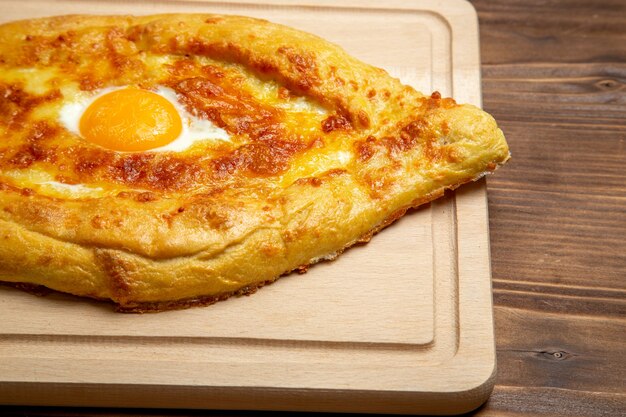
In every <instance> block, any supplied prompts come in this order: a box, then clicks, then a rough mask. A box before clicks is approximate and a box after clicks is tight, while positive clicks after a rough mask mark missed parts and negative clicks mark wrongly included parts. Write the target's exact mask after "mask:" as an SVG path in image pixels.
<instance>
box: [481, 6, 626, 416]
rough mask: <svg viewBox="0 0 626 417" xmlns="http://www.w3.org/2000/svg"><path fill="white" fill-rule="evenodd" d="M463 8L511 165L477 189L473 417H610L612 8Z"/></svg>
mask: <svg viewBox="0 0 626 417" xmlns="http://www.w3.org/2000/svg"><path fill="white" fill-rule="evenodd" d="M472 3H473V4H474V6H475V7H476V8H477V10H478V15H479V21H480V30H481V47H482V49H481V53H482V70H483V103H484V107H485V109H486V110H487V111H489V112H491V113H492V114H493V115H494V116H495V117H496V119H497V120H498V121H499V122H500V124H501V125H502V128H503V130H504V132H505V133H506V135H507V139H508V140H509V143H510V145H511V149H512V153H513V159H512V161H511V163H510V164H509V165H507V167H506V169H504V170H502V171H501V172H498V175H495V176H493V177H491V178H489V180H488V183H487V184H488V190H489V211H490V228H491V250H492V268H493V284H494V303H495V306H496V307H495V322H496V346H497V355H498V376H497V379H496V388H495V390H494V393H493V394H492V396H491V398H490V400H489V402H488V403H487V404H486V405H485V406H483V407H482V408H481V409H480V410H478V412H476V415H479V416H537V415H541V416H552V415H554V416H557V415H558V416H617V415H624V413H625V412H626V411H625V410H626V239H625V236H626V117H624V115H625V114H626V94H625V93H626V47H625V45H626V2H624V1H608V0H603V1H595V2H586V1H575V0H558V1H557V0H552V1H517V0H508V1H504V0H502V1H483V0H476V1H472Z"/></svg>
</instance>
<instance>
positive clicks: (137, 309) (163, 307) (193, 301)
mask: <svg viewBox="0 0 626 417" xmlns="http://www.w3.org/2000/svg"><path fill="white" fill-rule="evenodd" d="M496 168H497V165H495V166H494V167H493V170H495V169H496ZM493 170H492V171H493ZM473 180H475V179H468V180H467V181H466V182H470V181H473ZM460 185H461V184H459V186H460ZM454 188H457V187H450V188H449V189H450V190H452V189H454ZM445 191H446V190H445V189H441V190H439V191H437V192H435V193H432V194H430V195H428V196H425V197H423V198H420V199H418V200H416V201H414V202H413V203H411V204H410V205H408V206H406V207H402V208H400V209H398V210H396V211H395V212H393V213H392V214H391V215H390V216H389V217H387V218H386V219H385V220H384V221H383V222H382V223H380V224H379V225H378V226H376V227H375V228H373V229H372V230H370V231H369V232H367V233H366V234H364V235H363V236H361V237H360V238H359V239H357V240H356V241H354V242H352V243H350V244H348V245H346V246H345V247H343V248H342V249H340V250H338V251H337V252H335V253H334V254H330V255H329V256H328V257H327V258H324V259H320V260H318V261H316V262H311V263H308V264H303V265H300V266H299V267H297V268H295V269H294V270H292V271H288V272H286V273H284V274H283V275H281V276H279V277H277V278H276V279H274V280H267V281H263V282H258V283H254V284H249V285H246V286H245V287H242V288H239V289H237V290H235V291H229V292H224V293H221V294H217V295H207V296H199V297H192V298H185V299H182V300H169V301H155V302H139V303H131V304H127V305H122V304H116V303H113V304H115V311H117V312H119V313H139V314H143V313H159V312H162V311H169V310H184V309H187V308H191V307H205V306H209V305H212V304H215V303H217V302H219V301H225V300H227V299H229V298H230V297H241V296H244V295H245V296H248V295H251V294H254V293H255V292H257V291H258V290H259V289H261V288H262V287H265V286H266V285H270V284H272V283H274V282H276V281H277V280H278V279H280V278H281V277H283V276H287V275H290V274H291V273H293V272H294V271H296V272H298V273H299V274H304V273H306V272H307V271H308V269H309V267H310V266H311V265H313V264H315V263H317V262H320V261H326V262H328V261H334V260H335V259H337V257H338V256H339V255H341V254H342V253H343V252H345V251H346V250H348V249H350V248H351V247H352V246H356V245H364V244H367V243H369V241H370V240H371V239H372V237H373V236H374V235H375V234H377V233H378V232H380V231H382V230H383V229H384V228H386V227H388V226H390V225H391V224H393V223H394V222H396V221H397V220H399V219H400V218H402V217H403V216H404V215H405V214H406V212H407V211H409V210H412V209H417V208H420V207H423V206H425V205H427V204H428V203H430V202H431V201H433V200H436V199H437V198H440V197H442V196H443V195H444V193H445ZM0 284H2V285H7V286H11V287H14V288H17V289H19V290H22V291H26V292H28V293H31V294H35V295H38V296H46V295H48V294H50V293H53V292H60V291H56V290H52V289H50V288H47V287H45V286H43V285H37V284H30V283H25V282H5V281H0ZM62 294H67V293H62ZM94 299H96V300H99V301H105V302H110V300H104V299H99V298H94Z"/></svg>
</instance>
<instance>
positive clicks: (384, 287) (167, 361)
mask: <svg viewBox="0 0 626 417" xmlns="http://www.w3.org/2000/svg"><path fill="white" fill-rule="evenodd" d="M335 3H336V2H331V1H319V0H318V1H315V2H300V3H299V2H294V1H273V0H272V1H268V2H265V3H259V2H254V3H253V2H245V1H243V2H237V3H225V2H210V1H201V0H198V1H186V2H165V1H163V2H149V3H148V2H140V1H124V2H112V1H108V2H96V1H82V2H73V1H69V0H59V1H44V0H36V1H29V2H23V1H5V2H3V5H2V7H3V15H2V17H1V19H3V20H14V19H19V18H26V17H34V16H46V15H53V14H66V13H106V14H116V13H126V14H150V13H160V12H168V11H171V12H211V13H213V12H215V13H231V14H242V15H250V16H257V17H262V18H266V19H269V20H272V21H274V22H277V23H283V24H287V25H290V26H293V27H296V28H299V29H303V30H306V31H309V32H313V33H316V34H318V35H320V36H323V37H324V38H326V39H328V40H331V41H333V42H336V43H338V44H340V45H342V46H343V47H345V48H346V49H347V50H348V52H350V53H352V54H353V55H355V56H357V57H359V58H361V59H363V60H365V61H366V62H369V63H372V64H374V65H377V66H380V67H383V68H385V69H387V70H388V71H389V72H390V73H391V74H392V75H394V76H397V77H399V78H400V79H401V80H402V81H404V82H405V83H407V84H411V85H413V86H415V87H416V88H418V89H419V90H421V91H425V92H430V91H433V90H438V91H440V92H441V93H442V94H443V95H451V96H453V97H455V98H456V99H457V100H458V101H460V102H469V103H474V104H477V105H480V72H479V70H480V68H479V56H478V28H477V22H476V15H475V13H474V11H473V9H472V7H471V6H470V5H469V4H468V3H465V2H463V1H460V0H458V1H457V0H452V1H446V2H439V1H392V2H382V1H381V2H377V1H359V2H342V3H341V5H335ZM0 317H2V321H1V322H0V403H4V404H41V405H95V406H133V407H178V408H224V409H274V410H310V411H350V412H359V411H360V412H390V413H431V414H450V413H460V412H464V411H468V410H470V409H472V408H475V407H477V406H478V405H480V404H481V403H482V402H484V401H485V400H486V399H487V397H488V395H489V393H490V391H491V388H492V387H493V377H494V372H495V350H494V336H493V318H492V317H493V316H492V303H491V282H490V265H489V233H488V217H487V204H486V192H485V186H484V182H483V181H479V182H477V183H474V184H470V185H468V186H465V187H463V188H461V189H460V190H458V191H457V192H456V193H450V194H448V195H447V196H446V197H444V198H443V199H441V200H438V201H436V202H434V203H432V204H431V205H430V206H428V207H425V208H422V209H420V210H417V211H414V212H413V213H410V214H409V215H408V216H406V217H405V218H403V219H402V220H400V221H399V222H397V223H396V224H394V225H393V226H391V227H390V228H388V229H386V230H384V231H383V232H382V233H380V234H379V235H377V236H375V237H374V239H373V240H372V241H371V242H370V243H369V244H368V245H366V246H362V247H356V248H352V249H350V250H349V251H347V252H346V253H345V254H344V255H342V256H341V257H340V258H339V259H338V260H336V261H334V262H329V263H323V264H319V265H316V266H314V267H312V268H311V269H310V270H309V272H308V273H307V274H306V275H293V276H289V277H285V278H282V279H281V280H279V281H278V282H277V283H275V284H273V285H271V286H269V287H267V288H264V289H262V290H261V291H259V292H258V293H257V294H255V295H254V296H252V297H242V298H236V299H230V300H228V301H225V302H221V303H218V304H216V305H214V306H211V307H208V308H195V309H190V310H184V311H173V312H165V313H159V314H154V315H121V314H117V313H114V312H113V311H112V309H111V307H110V306H109V305H107V304H104V303H95V302H89V301H84V300H77V299H75V298H71V297H66V296H62V295H56V294H55V295H51V296H48V297H44V298H37V297H33V296H32V295H29V294H25V293H22V292H19V291H17V290H13V289H9V288H1V289H0Z"/></svg>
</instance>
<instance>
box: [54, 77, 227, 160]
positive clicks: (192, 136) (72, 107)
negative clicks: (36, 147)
mask: <svg viewBox="0 0 626 417" xmlns="http://www.w3.org/2000/svg"><path fill="white" fill-rule="evenodd" d="M124 88H128V87H109V88H103V89H101V90H98V91H96V92H95V93H93V94H91V95H81V96H77V97H76V98H75V99H74V100H73V101H70V102H67V103H65V104H64V105H63V106H62V107H61V109H60V111H59V121H60V122H61V124H62V125H63V126H64V127H65V128H66V129H67V130H68V131H70V132H72V133H74V134H75V135H78V136H81V134H80V119H81V117H82V116H83V113H84V112H85V110H86V109H87V108H88V107H89V106H90V105H91V103H93V102H94V101H95V100H96V99H98V98H99V97H102V96H103V95H105V94H108V93H110V92H112V91H116V90H122V89H124ZM151 91H152V92H153V93H156V94H158V95H160V96H161V97H163V98H165V99H166V100H167V101H169V102H170V103H172V105H173V106H174V108H175V109H176V111H177V112H178V115H179V116H180V118H181V120H182V131H181V133H180V135H178V137H177V138H176V139H174V140H173V141H172V142H170V143H168V144H167V145H165V146H161V147H158V148H153V149H149V150H148V151H133V153H136V152H181V151H184V150H185V149H188V148H189V147H191V146H192V145H193V144H194V143H196V142H202V141H224V142H230V141H231V137H230V135H229V134H228V132H226V131H225V130H224V129H221V128H219V127H217V126H216V125H215V124H213V122H211V121H210V120H206V119H201V118H199V117H198V116H196V115H193V114H191V113H189V112H188V111H187V109H185V107H184V106H183V105H182V104H181V103H180V102H179V101H178V97H177V96H176V92H175V91H174V90H172V89H170V88H167V87H162V86H159V88H157V89H156V90H151ZM81 137H82V136H81ZM116 152H120V153H126V152H122V151H116Z"/></svg>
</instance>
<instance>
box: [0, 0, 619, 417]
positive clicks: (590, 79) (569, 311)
mask: <svg viewBox="0 0 626 417" xmlns="http://www.w3.org/2000/svg"><path fill="white" fill-rule="evenodd" d="M472 4H473V5H474V6H475V7H476V8H477V10H478V15H479V21H480V29H481V46H482V61H483V66H482V68H483V102H484V107H485V109H486V110H487V111H489V112H491V113H492V114H494V115H495V117H496V118H497V119H498V121H499V122H500V123H501V125H502V127H503V130H504V131H505V133H506V135H507V138H508V140H509V143H510V145H511V148H512V153H513V159H512V161H511V162H510V163H509V164H508V165H507V166H506V167H505V168H504V169H502V170H499V171H498V172H497V174H496V175H494V176H492V177H490V178H489V180H488V188H489V210H490V228H491V250H492V268H493V286H494V303H495V323H496V347H497V355H498V375H497V380H496V383H497V384H496V388H495V390H494V392H493V394H492V396H491V398H490V400H489V402H488V403H487V404H485V405H484V406H483V407H481V408H480V409H479V410H477V411H476V412H475V413H472V415H477V416H488V417H491V416H620V415H624V410H626V382H625V381H626V257H625V254H626V238H625V236H626V116H625V115H626V94H625V93H626V87H625V84H626V2H625V1H623V0H599V1H593V2H590V1H585V0H533V1H531V0H473V1H472ZM2 411H3V412H4V413H6V415H13V416H26V415H29V416H65V415H72V416H79V415H80V416H82V415H89V416H113V415H129V416H130V415H146V416H154V417H156V416H165V415H177V416H198V415H212V416H248V415H250V416H251V415H259V416H260V415H269V414H268V413H262V412H256V413H245V412H218V411H215V412H195V411H180V410H179V411H163V410H123V411H119V410H94V409H54V408H33V407H30V408H28V407H26V408H20V407H13V408H5V409H4V410H2ZM272 415H274V413H272Z"/></svg>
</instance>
